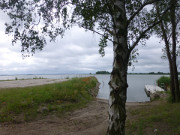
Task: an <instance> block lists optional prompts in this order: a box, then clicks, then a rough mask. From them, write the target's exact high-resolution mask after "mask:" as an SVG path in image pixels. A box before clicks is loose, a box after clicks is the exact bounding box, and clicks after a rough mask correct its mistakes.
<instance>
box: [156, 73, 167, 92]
mask: <svg viewBox="0 0 180 135" xmlns="http://www.w3.org/2000/svg"><path fill="white" fill-rule="evenodd" d="M156 82H157V84H158V86H160V87H162V85H164V88H165V89H166V88H167V87H168V86H169V85H170V77H167V76H161V77H160V78H159V79H158V80H157V81H156Z"/></svg>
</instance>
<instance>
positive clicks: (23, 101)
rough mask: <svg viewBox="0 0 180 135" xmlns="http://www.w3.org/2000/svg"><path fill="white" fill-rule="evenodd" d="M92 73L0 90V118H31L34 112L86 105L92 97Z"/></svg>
mask: <svg viewBox="0 0 180 135" xmlns="http://www.w3.org/2000/svg"><path fill="white" fill-rule="evenodd" d="M96 84H97V80H96V78H94V77H88V78H73V79H72V80H69V81H66V82H62V83H55V84H47V85H42V86H34V87H25V88H9V89H1V90H0V122H19V121H30V120H33V119H35V118H37V116H44V115H48V114H50V113H54V114H56V115H58V116H61V115H62V114H63V113H64V112H67V111H72V110H74V109H77V108H81V107H83V106H85V105H86V104H87V103H88V102H89V101H91V100H92V99H93V97H92V96H91V94H90V91H91V90H92V89H93V88H94V87H95V86H96Z"/></svg>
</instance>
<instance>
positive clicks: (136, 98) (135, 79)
mask: <svg viewBox="0 0 180 135" xmlns="http://www.w3.org/2000/svg"><path fill="white" fill-rule="evenodd" d="M88 76H95V77H96V78H97V79H98V81H99V82H100V89H99V93H98V95H97V97H98V98H101V99H108V98H109V91H110V90H109V85H108V82H109V80H110V75H88V74H87V75H83V74H80V75H76V74H73V75H16V76H0V80H12V79H15V78H16V77H17V78H18V79H31V78H35V77H37V78H38V77H43V78H50V79H64V78H73V77H88ZM161 76H162V75H128V77H127V80H128V85H129V87H128V90H127V101H128V102H145V101H149V100H150V99H149V97H147V96H146V93H145V91H144V86H145V85H147V84H148V85H155V84H156V80H157V79H158V78H160V77H161Z"/></svg>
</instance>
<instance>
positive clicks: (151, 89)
mask: <svg viewBox="0 0 180 135" xmlns="http://www.w3.org/2000/svg"><path fill="white" fill-rule="evenodd" d="M144 90H145V92H146V94H147V96H148V97H150V100H153V99H154V98H157V97H159V96H160V95H158V92H164V91H165V90H164V89H162V88H161V87H159V86H156V85H145V89H144Z"/></svg>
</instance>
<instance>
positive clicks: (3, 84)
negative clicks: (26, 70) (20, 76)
mask: <svg viewBox="0 0 180 135" xmlns="http://www.w3.org/2000/svg"><path fill="white" fill-rule="evenodd" d="M66 80H67V79H29V80H13V81H0V89H2V88H16V87H28V86H36V85H43V84H51V83H57V82H63V81H66Z"/></svg>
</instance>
